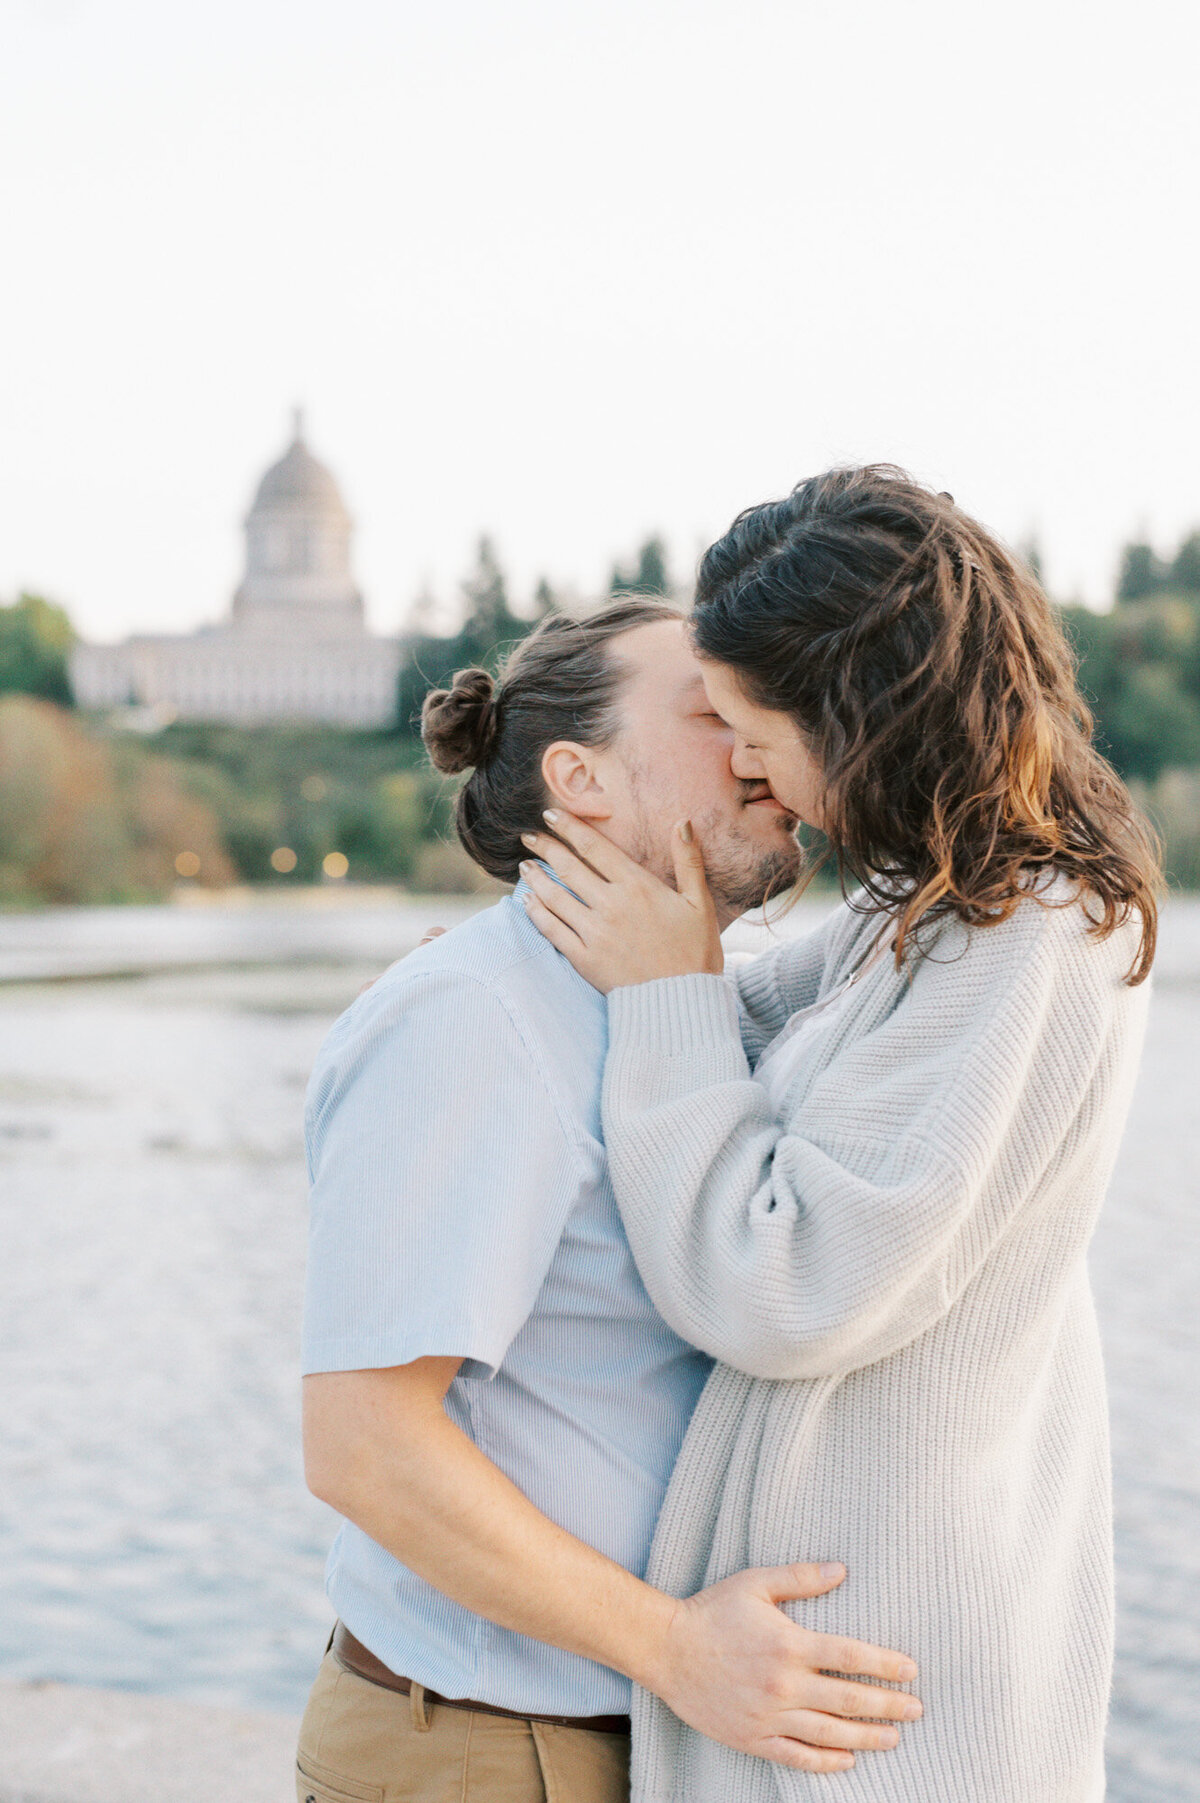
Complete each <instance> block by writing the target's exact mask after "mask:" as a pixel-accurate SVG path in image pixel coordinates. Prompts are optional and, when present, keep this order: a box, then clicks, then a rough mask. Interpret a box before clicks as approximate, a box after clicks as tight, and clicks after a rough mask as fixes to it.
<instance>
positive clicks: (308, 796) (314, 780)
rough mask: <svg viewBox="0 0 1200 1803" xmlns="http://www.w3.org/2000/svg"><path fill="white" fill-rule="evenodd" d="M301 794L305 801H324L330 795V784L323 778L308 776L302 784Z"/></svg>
mask: <svg viewBox="0 0 1200 1803" xmlns="http://www.w3.org/2000/svg"><path fill="white" fill-rule="evenodd" d="M300 793H301V795H303V797H304V799H305V801H324V799H325V797H326V795H327V794H328V793H329V784H328V783H327V782H326V781H325V778H324V777H323V776H306V777H305V779H304V781H303V782H302V783H301V784H300Z"/></svg>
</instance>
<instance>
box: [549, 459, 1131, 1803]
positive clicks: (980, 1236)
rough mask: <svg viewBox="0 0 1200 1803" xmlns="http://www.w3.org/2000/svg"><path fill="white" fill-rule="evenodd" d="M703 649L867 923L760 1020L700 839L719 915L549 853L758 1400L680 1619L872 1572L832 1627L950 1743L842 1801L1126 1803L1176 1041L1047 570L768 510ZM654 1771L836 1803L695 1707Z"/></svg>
mask: <svg viewBox="0 0 1200 1803" xmlns="http://www.w3.org/2000/svg"><path fill="white" fill-rule="evenodd" d="M693 632H694V639H695V644H696V647H697V650H698V652H699V654H700V656H701V658H702V659H703V660H704V667H705V686H706V688H707V690H708V694H709V697H710V699H711V701H712V704H713V707H714V710H715V711H716V712H717V713H718V714H720V715H721V716H722V717H723V718H724V719H725V720H726V721H727V723H728V724H729V726H730V727H731V728H732V729H733V732H734V735H735V752H734V757H733V769H734V772H735V774H737V775H738V776H740V777H742V778H743V779H751V778H754V779H758V780H763V779H765V780H766V782H768V783H769V784H770V787H771V789H772V791H773V793H774V795H775V796H776V798H777V800H778V801H779V802H780V804H781V805H782V806H784V807H785V808H787V809H789V810H790V811H791V812H793V813H795V814H796V815H798V816H799V817H800V819H802V820H803V821H806V822H808V823H809V824H810V825H812V826H814V827H819V828H821V829H822V830H823V831H824V832H825V833H826V835H827V836H828V839H829V843H830V846H831V848H832V852H833V855H834V856H835V858H836V860H837V863H838V867H839V870H840V872H841V874H842V876H843V879H845V878H846V877H847V876H851V875H852V876H853V877H854V878H856V879H857V881H858V883H859V885H860V886H859V888H858V890H857V892H856V893H854V894H852V895H851V896H850V897H849V899H848V900H846V901H845V902H844V903H843V905H842V906H841V907H840V908H838V909H837V910H836V912H835V913H834V914H833V915H832V917H831V918H830V919H829V920H828V921H827V922H826V924H825V925H824V926H823V927H822V928H821V929H820V930H819V931H818V932H817V933H815V934H813V935H812V936H810V937H808V938H806V939H802V940H799V941H797V942H795V943H792V944H785V945H783V946H781V947H780V948H779V949H778V950H776V951H773V952H771V953H769V954H767V955H765V956H764V957H762V958H759V959H757V960H754V961H752V962H751V963H750V964H748V965H747V966H745V967H744V968H743V969H741V970H739V971H738V972H737V973H736V975H735V977H734V979H733V981H732V982H730V980H729V979H727V978H726V977H724V976H722V975H721V974H720V973H721V970H722V963H721V951H720V943H719V939H718V937H717V934H716V930H715V922H714V920H713V917H712V913H711V909H710V906H709V904H708V902H707V898H706V892H705V887H704V882H703V870H702V867H701V865H700V861H699V859H698V857H697V855H696V852H695V847H694V845H692V844H691V843H690V842H689V841H690V830H689V828H688V825H687V823H686V822H684V823H682V824H681V828H680V834H679V841H678V846H677V855H676V864H677V876H678V892H676V891H674V890H672V889H670V888H668V887H667V886H666V885H665V884H662V883H659V882H657V881H656V880H654V879H653V878H652V877H650V876H649V875H648V874H647V873H646V872H644V871H642V870H641V869H639V867H638V866H637V865H636V864H633V863H632V862H631V861H630V860H628V859H626V858H625V857H623V856H622V855H621V854H620V853H618V852H617V851H616V850H615V849H614V848H612V847H611V846H609V845H607V844H606V843H605V842H604V841H603V840H602V839H600V838H599V837H598V836H597V835H595V834H592V833H590V832H588V831H587V830H586V829H582V828H581V827H580V825H579V823H578V822H569V821H567V820H566V819H565V818H564V817H558V816H556V817H555V819H554V820H552V821H551V822H550V824H551V825H552V826H553V827H554V829H555V832H554V835H550V834H542V835H537V836H535V837H534V838H533V839H532V840H531V841H530V848H531V850H532V851H533V852H534V853H535V854H536V856H537V857H538V858H540V859H542V860H544V862H545V863H546V864H547V865H548V866H549V867H550V868H551V869H552V870H553V871H554V872H555V873H556V874H557V876H558V877H559V878H561V879H562V881H561V882H559V883H556V882H554V881H552V880H551V879H550V878H549V877H548V876H547V875H546V874H545V872H544V871H543V870H541V869H539V868H538V866H537V865H536V864H533V863H531V864H529V865H528V867H527V868H526V869H525V872H524V874H525V875H526V876H527V878H528V880H529V882H530V884H531V886H532V888H533V890H534V892H535V893H534V897H532V898H531V900H530V903H529V906H530V912H531V914H532V917H533V919H534V921H535V923H536V924H537V925H538V926H539V927H540V928H541V929H542V931H543V932H544V933H545V934H546V936H547V937H548V938H549V939H550V940H551V941H552V943H553V944H554V945H555V946H557V947H558V948H559V950H561V951H562V952H564V953H565V954H566V956H567V957H568V958H570V959H571V961H572V962H573V963H574V964H575V966H576V968H577V969H578V970H579V971H580V972H581V973H582V974H583V975H584V976H585V977H587V978H588V979H589V980H590V981H591V982H592V983H594V984H595V985H596V986H597V987H598V988H600V989H603V990H607V991H611V992H612V993H611V995H610V1001H609V1034H610V1041H609V1053H608V1062H607V1069H606V1074H605V1103H604V1134H605V1141H606V1145H607V1149H608V1154H609V1159H610V1166H611V1170H612V1175H613V1181H614V1184H615V1187H616V1192H617V1197H618V1201H619V1204H620V1207H621V1211H622V1214H623V1216H624V1219H625V1223H626V1227H627V1229H628V1232H629V1237H630V1241H631V1243H632V1246H633V1250H634V1254H635V1256H636V1258H637V1261H638V1264H639V1267H640V1269H641V1272H642V1275H643V1277H644V1279H645V1282H646V1285H647V1288H648V1289H649V1292H650V1294H651V1296H652V1298H653V1300H654V1302H655V1303H656V1305H657V1307H658V1308H659V1310H660V1311H661V1313H662V1314H663V1315H664V1316H665V1318H666V1319H667V1320H668V1321H669V1322H670V1324H671V1325H672V1326H673V1327H674V1328H675V1329H676V1331H677V1332H678V1333H680V1334H681V1335H682V1336H684V1337H685V1338H686V1339H688V1340H690V1341H691V1342H692V1343H693V1344H695V1345H698V1346H700V1347H702V1348H703V1349H704V1350H706V1351H708V1352H710V1353H712V1354H714V1355H715V1356H716V1357H717V1358H718V1359H719V1360H720V1361H721V1363H720V1364H719V1366H718V1368H717V1369H716V1371H715V1372H714V1374H713V1376H712V1378H711V1379H710V1382H709V1385H708V1387H707V1389H706V1391H705V1394H704V1396H703V1397H702V1399H701V1402H700V1405H699V1408H698V1410H697V1412H696V1415H695V1417H694V1419H693V1422H692V1426H691V1429H690V1431H689V1434H688V1436H687V1439H686V1441H685V1443H684V1447H683V1451H682V1453H681V1456H680V1459H679V1462H678V1465H677V1467H676V1470H675V1475H674V1478H673V1481H672V1485H671V1489H670V1491H669V1494H668V1498H667V1501H666V1503H665V1505H664V1509H663V1514H662V1516H661V1518H660V1522H659V1527H658V1533H657V1538H656V1542H655V1551H654V1555H653V1561H652V1565H651V1570H650V1577H651V1580H652V1582H654V1583H656V1584H658V1585H660V1586H661V1587H663V1588H665V1589H667V1590H670V1591H673V1592H674V1593H675V1594H677V1595H683V1594H686V1593H688V1592H690V1591H691V1590H694V1589H695V1588H696V1587H697V1586H698V1585H699V1584H701V1583H711V1582H712V1581H713V1580H714V1579H717V1578H720V1577H721V1576H722V1575H723V1574H724V1573H725V1572H726V1571H730V1570H733V1569H734V1568H735V1567H737V1566H739V1565H744V1564H748V1563H763V1564H766V1563H776V1562H778V1561H780V1560H784V1559H787V1558H789V1557H791V1556H793V1550H794V1549H796V1548H798V1547H804V1548H806V1549H814V1551H813V1556H820V1549H821V1547H822V1546H832V1547H837V1548H838V1549H839V1551H840V1552H841V1553H842V1555H843V1556H844V1557H845V1560H846V1564H847V1565H848V1566H849V1569H850V1577H849V1579H848V1581H847V1582H846V1584H845V1585H844V1586H843V1587H842V1589H841V1590H840V1591H839V1592H838V1593H837V1595H836V1597H835V1598H834V1599H833V1602H832V1609H831V1614H832V1616H833V1617H834V1618H835V1620H834V1623H833V1624H832V1625H841V1621H842V1616H843V1613H844V1614H845V1619H846V1621H847V1622H848V1621H849V1619H850V1612H851V1611H853V1619H854V1623H855V1626H856V1630H857V1631H858V1632H859V1633H862V1634H866V1635H869V1636H870V1637H871V1638H873V1639H875V1640H879V1641H882V1642H883V1643H885V1644H887V1643H889V1642H894V1641H895V1640H896V1638H897V1637H898V1636H903V1637H906V1639H905V1644H906V1645H907V1646H908V1648H909V1650H910V1651H911V1652H912V1654H913V1655H914V1657H915V1658H916V1659H917V1661H918V1663H919V1664H920V1667H921V1671H922V1694H923V1696H924V1699H925V1705H926V1710H925V1717H924V1720H923V1721H922V1722H921V1723H919V1724H917V1725H916V1726H915V1727H914V1728H913V1729H912V1730H910V1731H909V1733H908V1735H907V1736H906V1738H905V1741H904V1744H903V1745H902V1746H901V1747H900V1748H899V1749H898V1750H897V1752H896V1753H895V1755H894V1756H893V1757H892V1758H890V1759H889V1761H887V1762H886V1763H874V1762H870V1761H864V1762H860V1763H859V1764H858V1765H857V1766H856V1767H855V1769H854V1770H853V1771H852V1772H848V1773H846V1774H845V1775H844V1776H842V1777H841V1778H839V1780H838V1794H839V1796H840V1797H844V1798H845V1799H846V1800H847V1803H852V1800H855V1799H879V1800H882V1799H887V1800H888V1803H935V1800H937V1803H940V1800H942V1799H945V1800H946V1803H1052V1800H1053V1803H1091V1800H1092V1799H1099V1798H1100V1797H1102V1795H1103V1791H1104V1776H1103V1745H1102V1743H1103V1731H1104V1721H1105V1712H1106V1705H1107V1697H1108V1688H1109V1674H1110V1662H1111V1575H1110V1574H1111V1528H1110V1505H1109V1469H1108V1467H1109V1459H1108V1443H1107V1422H1106V1408H1105V1397H1104V1384H1103V1373H1102V1368H1101V1360H1100V1347H1099V1342H1098V1338H1097V1332H1096V1323H1095V1317H1094V1312H1093V1306H1092V1299H1091V1294H1090V1291H1089V1287H1088V1279H1087V1272H1086V1266H1085V1253H1086V1248H1087V1244H1088V1240H1089V1237H1090V1235H1091V1232H1092V1228H1093V1225H1094V1223H1095V1219H1096V1215H1097V1212H1098V1209H1099V1207H1100V1203H1101V1199H1102V1196H1103V1193H1104V1189H1105V1186H1106V1184H1107V1181H1108V1178H1109V1174H1110V1172H1111V1169H1112V1165H1113V1160H1114V1157H1115V1154H1116V1150H1117V1143H1118V1139H1119V1136H1120V1132H1121V1128H1122V1124H1123V1122H1124V1118H1125V1114H1126V1111H1127V1107H1128V1102H1129V1097H1130V1092H1131V1090H1132V1087H1133V1080H1134V1075H1135V1070H1136V1065H1137V1058H1138V1051H1139V1047H1140V1042H1141V1036H1142V1028H1143V1018H1144V1012H1145V997H1146V990H1145V989H1144V988H1143V987H1140V985H1141V984H1142V980H1143V979H1144V977H1145V976H1146V975H1147V973H1148V971H1149V967H1150V963H1151V959H1152V957H1153V950H1154V930H1155V901H1154V893H1155V884H1156V869H1155V860H1154V855H1153V850H1152V846H1151V843H1150V841H1149V839H1148V837H1147V836H1146V834H1145V833H1144V831H1143V830H1142V829H1141V827H1140V826H1139V825H1138V824H1137V821H1136V818H1135V816H1134V814H1133V811H1132V808H1131V804H1130V801H1129V798H1128V796H1127V795H1126V793H1125V791H1124V789H1123V788H1122V786H1121V784H1120V783H1119V781H1118V780H1117V778H1116V777H1115V776H1114V775H1113V773H1112V771H1111V770H1110V769H1109V768H1108V766H1107V765H1106V764H1105V763H1104V762H1103V760H1102V759H1101V758H1100V757H1099V756H1098V755H1097V753H1096V752H1095V751H1094V750H1093V748H1092V746H1091V744H1090V742H1089V728H1090V721H1089V719H1088V716H1087V713H1086V710H1085V708H1084V706H1083V704H1082V702H1081V701H1080V698H1079V695H1078V693H1077V690H1076V688H1075V685H1074V679H1073V673H1072V665H1071V659H1070V656H1069V653H1068V650H1067V646H1066V644H1065V642H1064V640H1063V637H1062V635H1061V632H1060V630H1059V627H1058V625H1057V623H1056V621H1055V618H1054V615H1053V612H1052V610H1051V608H1050V606H1049V604H1048V602H1047V601H1046V599H1045V597H1044V595H1043V594H1042V593H1041V591H1040V589H1039V588H1038V586H1037V584H1036V583H1035V582H1034V581H1033V579H1032V577H1031V576H1030V574H1029V572H1028V571H1027V570H1026V569H1024V568H1023V567H1022V566H1021V565H1020V564H1019V563H1017V562H1016V561H1015V560H1014V559H1013V558H1012V557H1011V556H1010V555H1009V554H1008V553H1007V552H1006V551H1005V550H1004V548H1003V547H1002V546H1001V545H1000V544H999V543H998V542H997V540H996V539H995V538H994V537H993V536H992V535H991V534H990V533H988V532H987V531H986V530H985V529H984V528H983V527H982V526H980V525H979V524H977V523H976V522H975V521H973V520H972V519H970V518H969V517H968V516H967V515H966V514H964V513H963V512H962V511H961V510H960V509H959V508H957V507H956V506H955V505H954V502H953V500H952V498H951V497H950V496H949V495H934V494H932V493H930V492H929V491H928V490H926V489H925V488H923V487H921V486H920V485H918V484H917V483H915V482H913V481H912V480H910V479H909V478H908V477H906V476H904V475H903V474H902V473H901V472H899V471H897V470H892V469H888V468H865V469H849V470H835V471H832V472H830V473H829V474H826V475H824V476H820V477H817V478H814V479H813V480H812V481H809V482H806V483H803V484H802V485H801V486H800V487H799V488H797V489H796V490H795V492H794V493H793V494H792V495H790V496H789V497H788V498H787V499H786V500H784V501H781V502H778V503H775V504H770V505H766V506H762V507H757V508H753V509H751V510H750V511H749V512H747V513H745V514H743V515H742V516H741V517H740V518H739V519H738V520H737V521H735V523H734V525H733V526H732V527H731V529H730V530H729V532H728V533H727V534H726V535H725V537H724V538H722V539H721V540H719V541H718V543H717V544H715V545H714V546H713V547H712V549H711V550H710V551H709V552H708V554H707V555H706V557H705V558H704V560H703V563H702V566H701V570H700V578H699V586H698V594H697V605H696V613H695V617H694V627H693ZM739 1004H740V1008H739ZM635 1732H636V1735H637V1739H638V1744H637V1747H636V1749H635V1760H636V1763H637V1768H638V1775H637V1777H636V1779H635V1797H637V1798H638V1799H640V1800H641V1803H649V1800H650V1799H653V1800H654V1803H662V1800H665V1799H679V1800H680V1803H682V1800H683V1799H687V1803H767V1800H768V1799H773V1798H775V1797H776V1796H777V1795H778V1794H782V1795H783V1796H784V1797H786V1798H789V1799H806V1798H810V1797H816V1796H817V1795H820V1796H822V1797H824V1796H825V1795H826V1790H825V1789H824V1788H823V1786H822V1782H821V1781H819V1780H816V1779H814V1778H812V1777H810V1776H807V1775H805V1774H804V1773H800V1772H785V1771H782V1770H779V1769H775V1768H772V1767H771V1766H769V1765H767V1764H766V1763H765V1762H763V1761H760V1760H756V1759H754V1758H752V1757H748V1756H747V1755H745V1754H742V1753H737V1752H732V1751H730V1750H729V1749H727V1748H724V1747H721V1746H718V1745H716V1744H715V1743H714V1742H712V1741H710V1740H706V1739H705V1738H704V1737H703V1736H701V1735H698V1734H696V1733H694V1732H693V1731H692V1730H690V1729H687V1728H686V1727H684V1726H683V1725H682V1724H680V1723H679V1722H677V1721H675V1720H674V1719H673V1718H672V1717H671V1715H670V1713H669V1712H668V1711H667V1710H666V1709H665V1708H664V1707H663V1705H662V1704H661V1703H659V1702H657V1701H656V1700H655V1699H654V1698H650V1697H642V1698H639V1702H638V1711H637V1714H636V1715H635Z"/></svg>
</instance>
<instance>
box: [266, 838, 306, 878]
mask: <svg viewBox="0 0 1200 1803" xmlns="http://www.w3.org/2000/svg"><path fill="white" fill-rule="evenodd" d="M298 861H299V860H298V859H297V857H296V854H295V852H294V851H293V850H292V848H291V846H290V845H277V846H276V847H275V849H274V851H273V852H272V853H271V869H272V870H277V871H278V872H279V874H280V876H287V875H288V874H289V872H291V871H293V870H295V868H296V865H297V863H298Z"/></svg>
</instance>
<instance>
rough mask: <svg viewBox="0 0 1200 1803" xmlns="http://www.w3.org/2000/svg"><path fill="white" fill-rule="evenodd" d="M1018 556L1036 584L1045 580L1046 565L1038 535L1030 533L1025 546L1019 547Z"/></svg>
mask: <svg viewBox="0 0 1200 1803" xmlns="http://www.w3.org/2000/svg"><path fill="white" fill-rule="evenodd" d="M1017 555H1018V557H1019V558H1020V559H1021V561H1022V562H1023V563H1024V564H1025V566H1026V568H1027V569H1028V570H1029V571H1030V573H1031V574H1032V576H1033V578H1034V580H1035V581H1036V582H1044V580H1045V564H1044V562H1043V560H1042V547H1041V543H1040V541H1039V539H1038V537H1037V534H1036V533H1032V532H1031V533H1030V535H1029V537H1028V538H1027V539H1026V540H1025V542H1024V544H1023V545H1018V546H1017Z"/></svg>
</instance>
